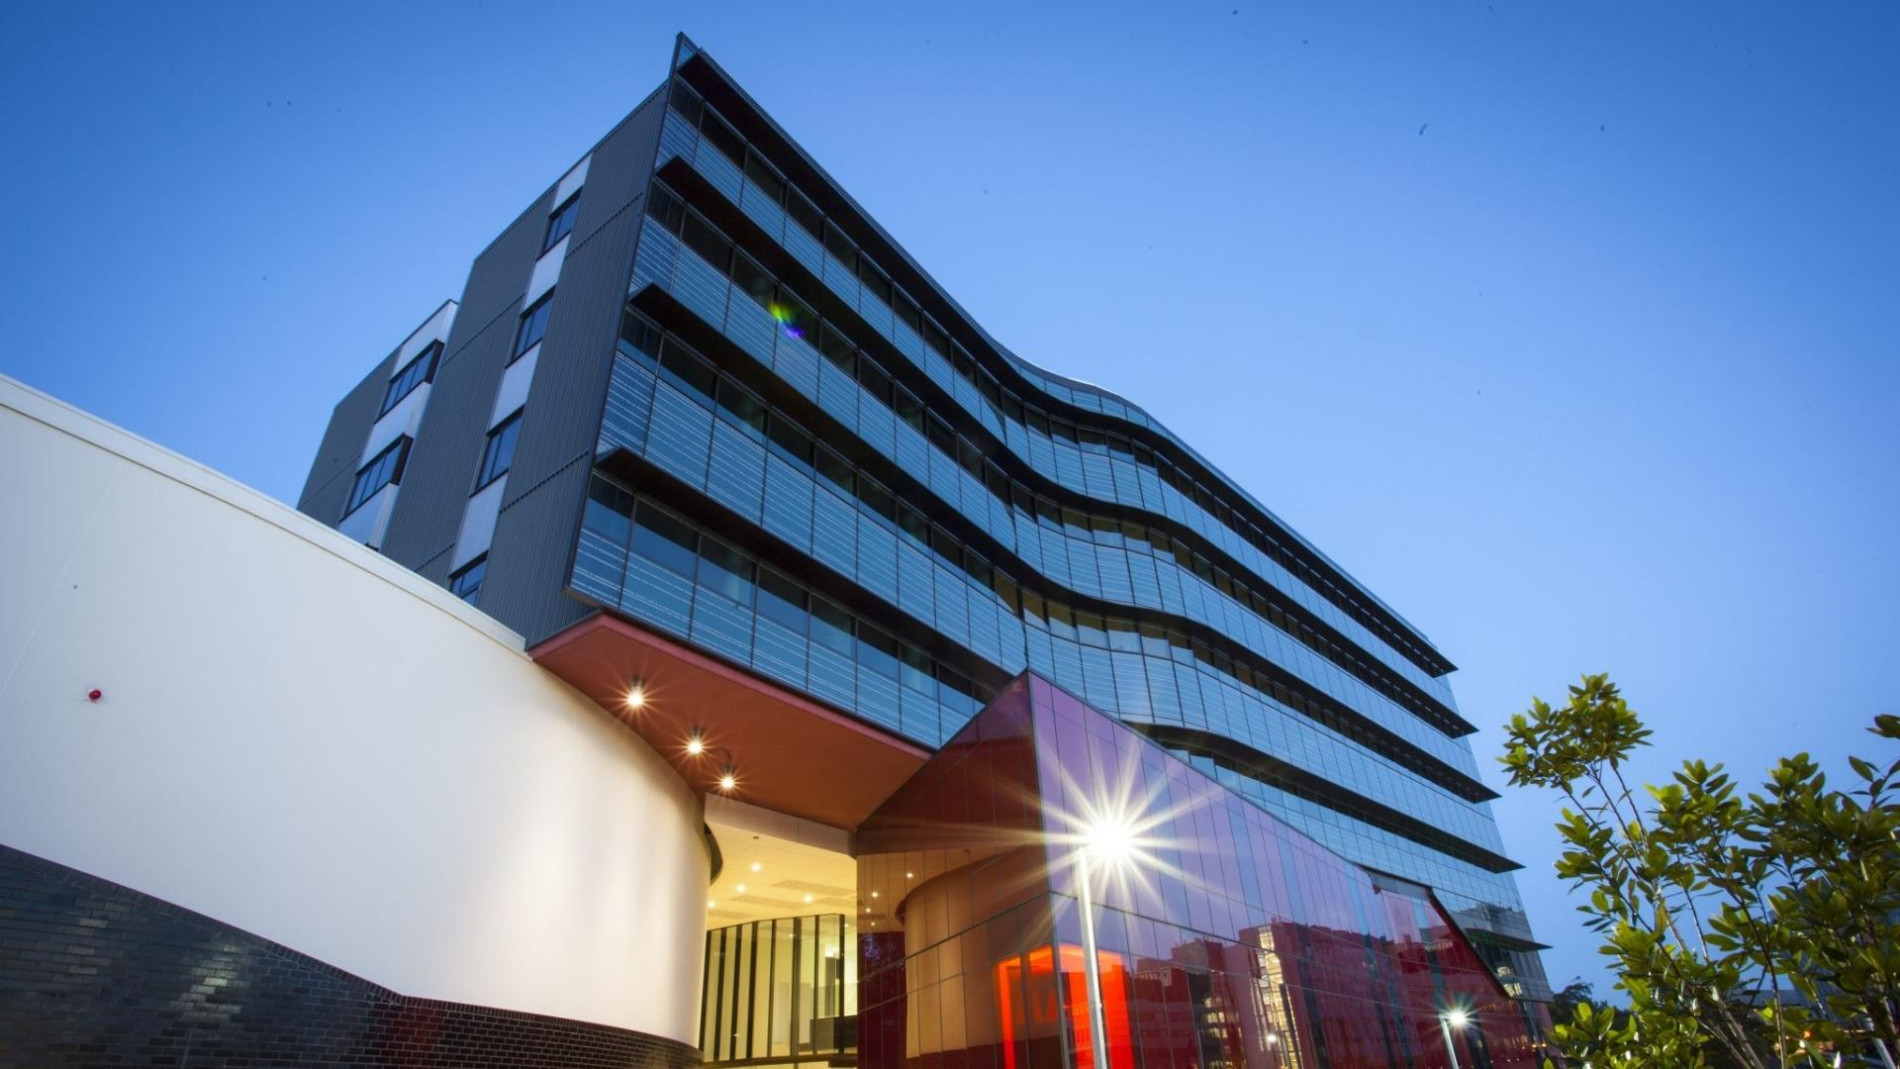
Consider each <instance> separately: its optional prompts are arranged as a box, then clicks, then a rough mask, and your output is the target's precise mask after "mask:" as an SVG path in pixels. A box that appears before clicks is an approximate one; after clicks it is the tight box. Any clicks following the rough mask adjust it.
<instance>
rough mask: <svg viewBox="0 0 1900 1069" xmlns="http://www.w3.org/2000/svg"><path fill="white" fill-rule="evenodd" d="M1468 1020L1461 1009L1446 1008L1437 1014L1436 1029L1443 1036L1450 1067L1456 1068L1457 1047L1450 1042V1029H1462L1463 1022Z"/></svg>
mask: <svg viewBox="0 0 1900 1069" xmlns="http://www.w3.org/2000/svg"><path fill="white" fill-rule="evenodd" d="M1468 1020H1470V1017H1469V1016H1467V1015H1466V1013H1465V1011H1463V1010H1456V1009H1454V1010H1446V1011H1445V1012H1444V1013H1441V1014H1439V1015H1438V1031H1439V1032H1440V1033H1441V1034H1443V1035H1444V1037H1445V1053H1446V1055H1448V1056H1449V1057H1450V1058H1451V1069H1458V1048H1457V1047H1456V1046H1454V1045H1453V1044H1452V1041H1451V1030H1452V1029H1453V1028H1457V1029H1458V1030H1460V1031H1463V1030H1464V1027H1465V1022H1466V1021H1468Z"/></svg>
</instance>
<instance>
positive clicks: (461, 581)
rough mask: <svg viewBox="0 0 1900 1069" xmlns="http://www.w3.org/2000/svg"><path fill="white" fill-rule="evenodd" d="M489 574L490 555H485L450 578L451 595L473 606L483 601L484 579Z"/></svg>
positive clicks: (470, 562) (463, 566)
mask: <svg viewBox="0 0 1900 1069" xmlns="http://www.w3.org/2000/svg"><path fill="white" fill-rule="evenodd" d="M487 574H488V554H486V553H484V554H482V555H481V556H479V557H476V558H475V559H474V560H472V561H469V562H468V563H467V564H464V565H462V567H461V568H460V569H458V570H457V571H456V573H455V574H454V575H451V576H449V593H451V594H454V595H455V596H456V597H458V598H461V599H462V600H463V601H466V602H468V603H469V604H470V605H473V604H475V603H476V602H477V601H478V600H480V599H481V596H482V577H483V576H484V575H487Z"/></svg>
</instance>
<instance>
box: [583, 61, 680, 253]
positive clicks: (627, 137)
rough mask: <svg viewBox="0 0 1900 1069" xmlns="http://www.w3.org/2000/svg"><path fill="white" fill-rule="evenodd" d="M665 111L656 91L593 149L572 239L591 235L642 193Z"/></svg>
mask: <svg viewBox="0 0 1900 1069" xmlns="http://www.w3.org/2000/svg"><path fill="white" fill-rule="evenodd" d="M665 111H666V108H665V101H664V100H663V99H662V98H661V96H660V95H659V94H658V93H657V91H656V93H655V95H653V96H651V97H648V98H647V100H646V101H645V102H644V103H642V104H641V105H640V106H639V107H638V108H636V109H634V111H633V113H632V114H630V115H628V116H627V117H626V118H625V119H622V120H621V121H620V125H619V126H616V127H614V128H613V129H612V130H611V131H609V132H608V134H607V136H606V137H603V138H601V140H600V144H598V145H596V146H594V158H593V160H592V162H590V163H589V164H588V165H587V186H586V189H585V190H584V191H583V192H582V193H581V203H580V212H579V214H577V215H576V216H575V218H574V233H575V235H576V236H581V235H586V234H592V233H593V232H594V231H595V230H597V229H599V228H600V226H601V225H602V224H604V223H606V222H607V220H609V219H611V218H613V217H614V216H616V215H618V214H620V210H621V209H622V208H625V207H626V206H627V205H628V204H629V203H631V202H632V201H633V198H635V197H637V196H639V195H640V194H641V193H642V192H644V191H645V190H646V187H647V179H648V178H649V177H650V174H651V170H652V167H653V155H654V153H655V152H657V151H658V150H659V143H658V138H659V133H660V119H661V117H662V115H663V114H664V113H665Z"/></svg>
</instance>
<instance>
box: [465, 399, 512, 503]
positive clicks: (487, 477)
mask: <svg viewBox="0 0 1900 1069" xmlns="http://www.w3.org/2000/svg"><path fill="white" fill-rule="evenodd" d="M520 434H521V410H520V409H516V410H515V414H514V415H512V416H509V417H508V418H507V419H504V420H502V421H501V422H500V423H499V424H497V425H496V426H495V429H494V430H492V431H489V432H488V445H487V446H486V447H484V448H483V449H482V470H481V474H480V475H479V476H477V477H476V480H475V489H477V490H480V489H481V488H482V487H484V486H487V485H488V484H489V483H492V482H494V481H495V480H496V479H499V478H501V477H502V476H504V475H506V474H508V469H509V468H510V467H512V466H513V465H514V462H515V439H516V438H517V437H519V436H520Z"/></svg>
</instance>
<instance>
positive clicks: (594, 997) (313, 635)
mask: <svg viewBox="0 0 1900 1069" xmlns="http://www.w3.org/2000/svg"><path fill="white" fill-rule="evenodd" d="M0 502H4V503H5V512H4V516H0V843H4V844H6V845H8V846H12V847H15V848H18V849H21V850H25V851H27V852H29V853H33V854H38V855H40V856H42V857H46V858H49V859H51V860H54V861H58V862H60V863H62V864H65V865H70V866H72V867H74V868H77V869H80V870H82V871H85V872H89V873H92V874H94V875H97V876H102V877H105V878H106V879H110V880H115V881H117V882H119V883H123V884H126V885H128V886H130V887H133V888H135V889H137V890H140V891H143V892H146V893H148V894H151V895H155V896H157V897H159V898H163V899H166V900H168V901H171V902H175V903H177V904H179V905H182V906H185V907H187V908H189V909H193V910H197V911H199V912H202V913H205V914H208V915H210V916H212V917H214V918H217V919H218V920H221V921H224V922H226V923H229V924H233V925H236V926H238V927H240V928H244V929H246V930H249V931H251V932H254V933H256V934H258V935H261V936H264V937H266V938H268V939H273V940H276V941H278V942H280V943H283V944H285V945H287V946H290V947H292V948H293V949H296V950H299V951H302V952H304V953H306V954H310V955H312V956H314V957H317V958H320V959H322V960H324V961H327V962H329V963H331V964H333V965H336V966H338V967H340V968H343V969H347V970H349V971H350V972H353V973H356V974H358V975H360V976H362V977H364V978H366V979H369V980H372V981H374V982H376V983H380V984H383V985H385V986H387V987H389V988H392V989H394V990H396V991H398V992H401V993H403V994H407V995H415V996H421V997H426V998H437V999H447V1000H451V1001H455V1002H465V1003H474V1004H478V1005H485V1006H495V1007H503V1008H507V1009H514V1010H524V1011H529V1012H534V1013H543V1014H551V1015H554V1016H559V1017H567V1018H573V1019H576V1020H584V1021H592V1022H596V1023H601V1024H608V1025H614V1026H618V1027H622V1028H631V1029H636V1030H639V1031H643V1032H648V1033H652V1034H656V1035H661V1036H666V1037H669V1038H672V1039H677V1040H680V1041H682V1042H686V1043H689V1044H693V1045H695V1046H696V1045H697V1031H698V1027H697V1026H698V1020H697V1014H698V992H699V986H700V955H701V950H702V939H703V930H704V916H705V895H706V883H707V876H708V872H707V864H708V862H707V857H706V854H705V850H704V847H703V845H702V843H701V840H700V835H699V829H700V823H701V822H700V809H699V802H698V799H697V798H696V797H695V795H694V794H693V792H691V791H690V790H689V789H688V788H687V787H686V785H685V784H684V783H682V782H681V781H680V779H679V777H678V776H677V775H676V774H675V773H674V772H673V771H672V769H670V768H669V767H668V766H667V765H666V764H665V763H664V762H663V761H662V760H661V759H660V758H659V757H658V756H657V755H655V754H654V753H653V752H652V751H651V750H649V749H648V748H647V747H646V746H645V744H644V743H642V742H641V741H640V740H639V739H638V738H637V737H636V736H634V735H633V734H632V733H631V732H629V731H626V730H625V729H623V728H621V727H620V726H619V725H617V724H615V723H614V722H613V721H612V720H611V719H609V718H608V717H607V715H606V714H605V713H603V712H602V711H601V710H600V709H599V708H598V707H596V706H595V705H593V703H591V702H590V701H588V700H587V699H586V698H584V697H582V696H581V695H580V694H579V693H578V692H576V691H574V690H572V689H571V688H569V687H568V686H567V685H566V684H564V683H562V682H560V681H559V680H557V679H555V678H554V677H553V676H552V675H549V674H548V673H546V672H544V671H543V670H541V669H540V668H538V667H536V666H535V665H534V664H533V663H532V662H531V661H529V660H528V659H527V658H526V657H525V656H524V655H523V654H522V652H521V640H520V639H519V638H518V637H517V636H515V635H514V634H512V633H511V632H509V631H507V630H505V629H503V628H502V627H501V626H500V625H498V624H496V623H495V622H493V621H492V620H490V619H489V618H488V617H486V616H483V615H482V614H480V613H478V612H475V611H474V610H472V609H469V608H468V607H466V606H464V605H463V604H462V603H461V602H459V601H457V600H455V599H454V598H452V597H450V596H449V595H448V594H447V593H446V592H445V591H443V590H441V589H440V588H437V587H435V586H433V585H431V584H428V583H425V582H423V581H422V580H420V579H419V578H417V577H416V576H414V575H412V574H411V573H409V572H408V571H406V570H404V569H402V568H400V567H397V566H396V565H394V564H391V563H389V562H388V561H386V560H383V559H382V558H381V557H379V556H377V555H376V554H375V553H372V552H370V551H369V550H366V549H364V548H363V547H361V546H358V545H355V544H353V543H352V542H350V540H349V539H348V538H346V537H344V536H342V535H340V534H337V533H336V532H334V531H331V530H329V529H327V528H325V527H323V526H322V525H320V524H317V523H315V522H313V521H311V520H309V519H307V518H306V517H304V516H301V515H299V514H298V513H296V512H294V511H292V510H290V509H288V508H286V507H284V506H282V505H280V504H277V503H276V502H273V501H270V500H269V499H267V498H264V497H262V496H260V495H258V494H256V493H254V492H252V491H250V490H247V489H245V488H244V487H242V486H239V485H237V484H235V483H232V482H230V481H229V480H226V479H224V478H222V477H221V476H218V475H216V474H214V473H212V472H210V471H207V470H206V469H204V468H201V467H198V466H197V465H194V464H191V463H190V462H188V461H185V460H183V459H181V458H179V457H177V456H175V455H173V454H170V453H166V452H164V451H163V450H160V449H157V448H156V447H154V446H151V445H150V444H148V443H145V442H143V441H141V440H139V439H136V438H133V437H132V436H130V435H127V434H125V433H124V432H122V431H119V430H117V429H116V428H113V427H110V426H108V425H106V424H103V423H100V422H98V421H96V420H93V419H91V418H90V417H88V416H85V415H84V414H82V413H79V412H77V411H75V410H73V409H71V408H68V407H66V406H64V405H61V404H60V403H58V402H56V401H53V400H52V399H50V398H47V397H45V396H44V395H41V394H37V393H34V392H32V391H30V390H27V389H25V388H24V387H21V386H20V385H19V384H17V383H14V382H12V381H11V380H8V379H5V378H0ZM95 687H96V688H99V689H100V690H102V691H104V697H103V700H101V701H99V702H98V703H97V704H94V703H92V702H89V701H88V700H87V692H88V691H89V690H91V689H93V688H95Z"/></svg>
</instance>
